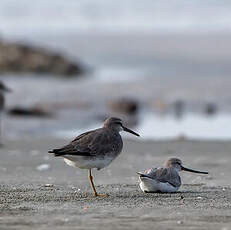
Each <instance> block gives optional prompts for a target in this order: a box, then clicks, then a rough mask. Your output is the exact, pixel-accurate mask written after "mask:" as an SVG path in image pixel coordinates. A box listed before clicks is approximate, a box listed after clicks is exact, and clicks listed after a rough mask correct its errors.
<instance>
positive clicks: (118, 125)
mask: <svg viewBox="0 0 231 230" xmlns="http://www.w3.org/2000/svg"><path fill="white" fill-rule="evenodd" d="M103 126H104V127H105V128H112V129H115V130H117V131H118V132H120V131H125V132H128V133H131V134H133V135H136V136H140V135H139V134H138V133H136V132H134V131H132V130H131V129H129V128H126V127H125V126H124V125H123V121H122V120H121V119H120V118H116V117H109V118H107V119H106V120H105V121H104V124H103Z"/></svg>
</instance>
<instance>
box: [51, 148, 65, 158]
mask: <svg viewBox="0 0 231 230" xmlns="http://www.w3.org/2000/svg"><path fill="white" fill-rule="evenodd" d="M48 153H54V156H55V157H59V156H62V155H63V153H62V149H53V150H49V151H48Z"/></svg>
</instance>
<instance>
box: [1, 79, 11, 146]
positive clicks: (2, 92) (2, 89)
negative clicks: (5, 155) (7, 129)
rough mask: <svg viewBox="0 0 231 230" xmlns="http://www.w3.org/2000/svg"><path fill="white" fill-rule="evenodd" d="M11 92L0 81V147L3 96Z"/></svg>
mask: <svg viewBox="0 0 231 230" xmlns="http://www.w3.org/2000/svg"><path fill="white" fill-rule="evenodd" d="M7 92H11V90H10V89H9V88H8V87H6V86H5V85H4V84H3V82H2V81H0V145H2V127H1V126H2V112H3V110H4V107H5V97H4V94H5V93H7Z"/></svg>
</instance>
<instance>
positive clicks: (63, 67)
mask: <svg viewBox="0 0 231 230" xmlns="http://www.w3.org/2000/svg"><path fill="white" fill-rule="evenodd" d="M7 72H16V73H24V72H28V73H29V72H33V73H38V74H46V73H50V74H55V75H63V76H72V75H79V74H81V73H83V67H82V66H80V65H79V64H76V63H73V62H72V61H70V60H68V59H67V58H65V57H63V56H61V55H60V54H57V53H54V52H50V51H48V50H45V49H43V48H38V47H32V46H29V45H22V44H14V43H5V42H2V41H0V74H1V73H7Z"/></svg>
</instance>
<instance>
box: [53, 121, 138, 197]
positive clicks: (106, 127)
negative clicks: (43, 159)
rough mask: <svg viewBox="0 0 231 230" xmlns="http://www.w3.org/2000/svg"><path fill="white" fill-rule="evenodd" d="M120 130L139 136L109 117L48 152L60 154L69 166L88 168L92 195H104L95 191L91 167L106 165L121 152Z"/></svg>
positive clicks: (120, 122)
mask: <svg viewBox="0 0 231 230" xmlns="http://www.w3.org/2000/svg"><path fill="white" fill-rule="evenodd" d="M120 131H126V132H129V133H132V134H134V135H136V136H139V134H137V133H135V132H133V131H132V130H130V129H128V128H126V127H124V126H123V124H122V120H121V119H119V118H114V117H111V118H108V119H106V120H105V122H104V124H103V127H102V128H99V129H96V130H92V131H89V132H86V133H83V134H81V135H79V136H78V137H76V138H75V139H74V140H73V141H72V142H71V143H69V144H68V145H66V146H64V147H62V148H60V149H54V150H51V151H49V153H54V156H56V157H58V156H62V157H63V158H64V161H65V162H66V163H67V164H68V165H70V166H74V167H78V168H81V169H88V172H89V174H88V178H89V180H90V184H91V187H92V190H93V193H94V195H95V196H100V195H105V194H98V193H97V192H96V189H95V186H94V183H93V177H92V175H91V169H93V168H96V169H98V170H99V169H102V168H104V167H106V166H107V165H109V164H110V163H111V162H112V161H113V160H114V159H115V158H116V157H117V156H118V155H119V154H120V153H121V151H122V148H123V141H122V138H121V136H120V134H119V132H120Z"/></svg>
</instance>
